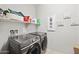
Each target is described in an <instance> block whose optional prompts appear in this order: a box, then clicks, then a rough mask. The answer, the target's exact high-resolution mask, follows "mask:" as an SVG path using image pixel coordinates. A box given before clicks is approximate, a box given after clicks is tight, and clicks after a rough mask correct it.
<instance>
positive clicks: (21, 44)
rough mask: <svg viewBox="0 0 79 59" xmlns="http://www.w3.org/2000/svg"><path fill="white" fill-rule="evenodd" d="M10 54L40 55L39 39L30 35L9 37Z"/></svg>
mask: <svg viewBox="0 0 79 59" xmlns="http://www.w3.org/2000/svg"><path fill="white" fill-rule="evenodd" d="M9 53H10V54H40V53H41V44H40V37H39V36H36V35H31V34H25V35H17V36H11V37H9Z"/></svg>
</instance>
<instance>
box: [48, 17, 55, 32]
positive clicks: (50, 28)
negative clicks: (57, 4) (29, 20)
mask: <svg viewBox="0 0 79 59" xmlns="http://www.w3.org/2000/svg"><path fill="white" fill-rule="evenodd" d="M54 30H55V16H54V17H49V19H48V31H54Z"/></svg>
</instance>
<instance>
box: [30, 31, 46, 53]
mask: <svg viewBox="0 0 79 59" xmlns="http://www.w3.org/2000/svg"><path fill="white" fill-rule="evenodd" d="M30 34H32V35H36V36H39V37H40V42H41V53H45V52H46V49H47V33H45V32H33V33H30Z"/></svg>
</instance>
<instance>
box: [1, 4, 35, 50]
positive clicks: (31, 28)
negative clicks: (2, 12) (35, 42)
mask: <svg viewBox="0 0 79 59" xmlns="http://www.w3.org/2000/svg"><path fill="white" fill-rule="evenodd" d="M0 8H2V9H8V8H10V9H12V10H16V11H21V12H22V13H23V14H24V15H25V16H31V17H36V12H35V6H34V5H30V4H27V5H26V4H23V5H20V4H10V5H9V4H3V5H2V4H0ZM11 29H18V30H19V34H23V33H29V32H35V31H36V26H35V25H33V24H24V23H16V22H15V23H14V22H0V49H1V48H2V46H3V45H4V43H5V42H6V41H7V40H8V36H9V34H10V32H9V30H11Z"/></svg>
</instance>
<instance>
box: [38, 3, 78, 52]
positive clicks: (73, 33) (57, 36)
mask: <svg viewBox="0 0 79 59" xmlns="http://www.w3.org/2000/svg"><path fill="white" fill-rule="evenodd" d="M76 13H77V5H72V4H70V5H69V4H67V5H66V4H44V5H38V6H37V17H39V18H40V19H41V26H40V27H39V29H38V31H41V32H47V36H48V49H49V50H51V52H52V51H54V50H55V51H59V52H61V53H74V51H73V47H74V44H75V41H76V39H77V27H74V26H70V25H71V24H72V23H73V22H74V21H75V20H76V17H77V14H76ZM50 16H55V21H56V22H55V25H56V27H55V28H54V32H49V31H48V17H50ZM66 16H69V17H70V19H64V17H66ZM58 23H62V24H63V25H64V26H63V27H58V26H57V25H58Z"/></svg>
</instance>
